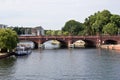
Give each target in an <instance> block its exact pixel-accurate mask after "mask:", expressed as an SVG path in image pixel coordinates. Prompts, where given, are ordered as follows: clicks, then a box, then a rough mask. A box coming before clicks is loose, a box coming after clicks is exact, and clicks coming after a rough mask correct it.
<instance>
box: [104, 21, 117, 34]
mask: <svg viewBox="0 0 120 80" xmlns="http://www.w3.org/2000/svg"><path fill="white" fill-rule="evenodd" d="M117 32H118V28H117V26H116V25H115V24H114V23H108V24H107V25H105V26H104V27H103V33H104V34H109V35H115V34H117Z"/></svg>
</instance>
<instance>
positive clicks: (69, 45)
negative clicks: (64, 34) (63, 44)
mask: <svg viewBox="0 0 120 80" xmlns="http://www.w3.org/2000/svg"><path fill="white" fill-rule="evenodd" d="M67 46H68V48H74V45H73V44H72V41H71V40H68V45H67Z"/></svg>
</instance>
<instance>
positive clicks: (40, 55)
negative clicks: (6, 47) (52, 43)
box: [0, 49, 120, 80]
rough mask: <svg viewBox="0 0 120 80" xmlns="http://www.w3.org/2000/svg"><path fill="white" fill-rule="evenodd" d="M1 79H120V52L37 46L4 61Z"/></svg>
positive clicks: (0, 74) (0, 69)
mask: <svg viewBox="0 0 120 80" xmlns="http://www.w3.org/2000/svg"><path fill="white" fill-rule="evenodd" d="M0 80H120V52H115V51H108V50H101V49H46V50H40V49H37V50H33V52H32V53H31V54H30V55H28V56H21V57H11V58H7V59H2V60H0Z"/></svg>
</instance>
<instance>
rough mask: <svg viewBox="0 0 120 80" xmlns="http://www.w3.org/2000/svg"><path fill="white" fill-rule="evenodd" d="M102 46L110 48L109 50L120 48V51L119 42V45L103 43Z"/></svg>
mask: <svg viewBox="0 0 120 80" xmlns="http://www.w3.org/2000/svg"><path fill="white" fill-rule="evenodd" d="M101 48H103V49H109V50H119V51H120V44H117V45H101Z"/></svg>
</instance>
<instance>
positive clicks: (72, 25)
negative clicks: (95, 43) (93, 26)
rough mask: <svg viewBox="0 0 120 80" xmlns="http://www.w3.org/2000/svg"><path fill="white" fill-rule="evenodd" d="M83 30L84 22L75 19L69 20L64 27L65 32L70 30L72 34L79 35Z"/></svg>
mask: <svg viewBox="0 0 120 80" xmlns="http://www.w3.org/2000/svg"><path fill="white" fill-rule="evenodd" d="M82 30H83V25H82V23H80V22H78V21H75V20H69V21H67V22H66V23H65V26H64V27H63V28H62V31H63V32H66V31H67V32H69V34H71V35H78V34H79V32H80V31H82Z"/></svg>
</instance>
